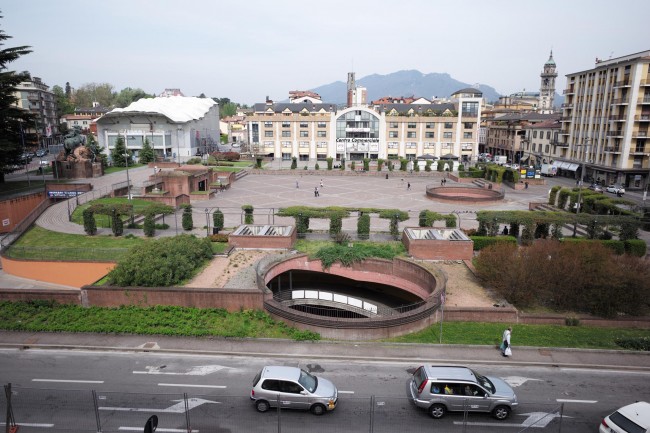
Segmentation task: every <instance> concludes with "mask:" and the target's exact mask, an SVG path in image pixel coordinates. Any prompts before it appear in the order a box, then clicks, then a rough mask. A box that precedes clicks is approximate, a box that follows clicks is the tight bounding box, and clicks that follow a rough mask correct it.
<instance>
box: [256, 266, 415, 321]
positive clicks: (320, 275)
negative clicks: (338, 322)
mask: <svg viewBox="0 0 650 433" xmlns="http://www.w3.org/2000/svg"><path fill="white" fill-rule="evenodd" d="M267 287H268V288H269V289H270V290H271V291H272V292H273V298H274V299H275V300H276V301H279V302H281V303H282V304H283V305H285V306H287V307H289V308H291V309H292V310H295V311H300V312H303V313H307V314H313V315H316V316H322V317H336V318H346V319H367V318H369V317H377V316H392V315H395V314H401V313H405V312H408V311H411V310H414V309H416V308H418V307H421V306H422V305H423V304H424V303H425V301H424V300H423V299H422V298H420V297H419V296H417V295H415V294H413V293H409V292H407V291H404V290H401V289H400V288H398V287H395V286H391V285H388V284H382V283H376V282H369V281H357V280H354V279H351V278H347V277H343V276H339V275H334V274H331V273H325V272H316V271H306V270H296V269H293V270H289V271H286V272H283V273H281V274H279V275H277V276H276V277H274V278H273V279H271V280H270V281H269V282H268V283H267Z"/></svg>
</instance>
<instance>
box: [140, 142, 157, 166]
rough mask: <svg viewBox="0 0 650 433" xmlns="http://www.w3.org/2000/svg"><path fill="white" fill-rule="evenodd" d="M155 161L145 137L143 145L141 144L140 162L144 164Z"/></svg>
mask: <svg viewBox="0 0 650 433" xmlns="http://www.w3.org/2000/svg"><path fill="white" fill-rule="evenodd" d="M155 160H156V155H155V154H154V152H153V148H152V147H151V145H150V144H149V140H148V139H147V138H146V137H145V139H144V143H142V150H141V151H140V162H141V163H143V164H146V163H147V162H154V161H155Z"/></svg>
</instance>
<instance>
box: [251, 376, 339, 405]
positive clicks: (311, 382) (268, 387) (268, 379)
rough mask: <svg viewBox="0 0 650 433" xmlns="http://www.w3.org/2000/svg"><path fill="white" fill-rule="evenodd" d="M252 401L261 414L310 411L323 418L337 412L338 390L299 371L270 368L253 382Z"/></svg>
mask: <svg viewBox="0 0 650 433" xmlns="http://www.w3.org/2000/svg"><path fill="white" fill-rule="evenodd" d="M251 400H253V401H254V402H255V408H256V409H257V410H258V411H259V412H266V411H267V410H269V409H270V408H271V407H277V406H278V405H279V406H280V408H282V409H304V410H307V409H308V410H310V411H311V413H313V414H314V415H322V414H324V413H325V412H327V411H328V410H334V408H336V403H337V402H338V390H337V389H336V386H334V384H333V383H332V382H330V381H329V380H327V379H323V378H322V377H316V376H314V375H312V374H309V373H308V372H306V371H305V370H302V369H300V368H297V367H278V366H267V367H264V368H263V369H262V370H261V371H260V372H259V373H257V376H255V379H254V380H253V389H252V390H251Z"/></svg>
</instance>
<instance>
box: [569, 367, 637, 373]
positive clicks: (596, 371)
mask: <svg viewBox="0 0 650 433" xmlns="http://www.w3.org/2000/svg"><path fill="white" fill-rule="evenodd" d="M560 371H572V372H573V371H576V372H580V373H603V374H644V375H650V372H648V371H629V370H595V369H589V368H572V367H563V368H560Z"/></svg>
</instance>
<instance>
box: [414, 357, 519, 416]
mask: <svg viewBox="0 0 650 433" xmlns="http://www.w3.org/2000/svg"><path fill="white" fill-rule="evenodd" d="M406 396H407V397H408V398H409V399H410V400H411V402H412V403H414V404H415V405H416V406H418V407H420V408H422V409H425V410H427V411H428V412H429V415H431V416H432V417H433V418H436V419H438V418H442V417H443V416H444V415H445V413H447V412H453V411H464V410H466V409H467V410H468V411H470V412H490V413H492V415H493V416H494V417H495V418H496V419H498V420H504V419H506V418H508V415H510V411H511V410H512V409H513V408H515V407H517V405H518V404H519V403H518V402H517V396H516V395H515V392H514V391H513V389H512V388H511V387H510V385H508V384H507V383H506V382H505V381H504V380H503V379H500V378H498V377H491V376H483V375H481V374H479V373H477V372H475V371H474V370H472V369H470V368H467V367H462V366H436V365H423V366H421V367H420V368H418V369H417V370H416V371H415V373H413V377H411V378H410V379H409V381H408V382H407V385H406Z"/></svg>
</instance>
